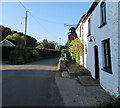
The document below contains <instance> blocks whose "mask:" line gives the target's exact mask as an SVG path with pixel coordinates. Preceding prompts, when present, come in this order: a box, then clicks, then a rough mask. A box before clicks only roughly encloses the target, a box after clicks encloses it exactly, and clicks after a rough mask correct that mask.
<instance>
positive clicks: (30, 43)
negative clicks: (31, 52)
mask: <svg viewBox="0 0 120 108" xmlns="http://www.w3.org/2000/svg"><path fill="white" fill-rule="evenodd" d="M0 30H1V31H2V36H1V37H2V40H4V39H7V40H9V41H11V42H12V43H14V44H15V45H17V46H22V45H23V46H24V42H25V38H24V33H22V32H17V31H14V30H11V29H10V28H8V27H4V26H3V25H0ZM57 45H58V44H57V42H55V41H48V40H47V39H44V40H43V41H42V42H37V40H36V39H35V38H33V37H31V36H28V35H26V46H27V47H36V48H39V49H57Z"/></svg>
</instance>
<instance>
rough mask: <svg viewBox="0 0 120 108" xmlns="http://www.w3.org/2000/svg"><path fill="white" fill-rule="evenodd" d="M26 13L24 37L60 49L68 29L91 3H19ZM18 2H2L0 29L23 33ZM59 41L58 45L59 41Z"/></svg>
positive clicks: (22, 11)
mask: <svg viewBox="0 0 120 108" xmlns="http://www.w3.org/2000/svg"><path fill="white" fill-rule="evenodd" d="M22 4H23V5H24V7H25V8H26V9H27V10H28V11H29V12H28V23H27V35H30V36H32V37H34V38H36V39H37V41H38V42H40V41H42V40H43V39H47V40H48V41H56V42H57V43H58V44H61V45H64V44H65V43H66V42H67V39H68V31H69V27H66V26H64V24H77V23H78V22H79V20H80V18H81V17H82V15H84V14H85V13H86V12H87V11H88V9H89V8H90V6H91V4H92V2H22ZM24 7H23V6H22V5H21V4H20V2H2V25H3V26H5V27H9V28H11V29H12V30H15V31H18V32H23V33H24V22H25V11H26V9H25V8H24ZM60 38H61V41H60Z"/></svg>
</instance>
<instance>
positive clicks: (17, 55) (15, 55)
mask: <svg viewBox="0 0 120 108" xmlns="http://www.w3.org/2000/svg"><path fill="white" fill-rule="evenodd" d="M39 59H40V55H39V54H38V52H37V51H36V50H28V49H27V48H25V47H23V46H18V47H16V48H15V49H14V50H13V51H11V53H10V56H9V63H10V64H25V63H28V62H31V61H36V60H39Z"/></svg>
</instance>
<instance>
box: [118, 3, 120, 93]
mask: <svg viewBox="0 0 120 108" xmlns="http://www.w3.org/2000/svg"><path fill="white" fill-rule="evenodd" d="M118 85H119V87H118V88H119V89H118V90H119V95H120V2H119V3H118Z"/></svg>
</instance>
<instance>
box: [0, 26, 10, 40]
mask: <svg viewBox="0 0 120 108" xmlns="http://www.w3.org/2000/svg"><path fill="white" fill-rule="evenodd" d="M0 28H1V29H2V40H3V39H5V38H6V37H7V36H8V35H10V34H11V33H12V32H11V29H10V28H8V27H4V26H1V27H0Z"/></svg>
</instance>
